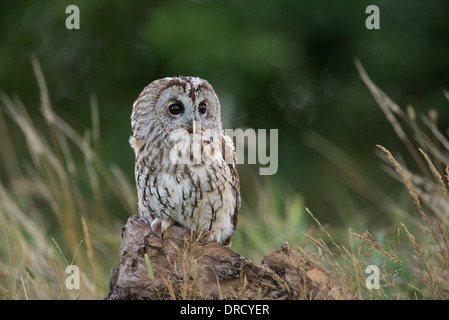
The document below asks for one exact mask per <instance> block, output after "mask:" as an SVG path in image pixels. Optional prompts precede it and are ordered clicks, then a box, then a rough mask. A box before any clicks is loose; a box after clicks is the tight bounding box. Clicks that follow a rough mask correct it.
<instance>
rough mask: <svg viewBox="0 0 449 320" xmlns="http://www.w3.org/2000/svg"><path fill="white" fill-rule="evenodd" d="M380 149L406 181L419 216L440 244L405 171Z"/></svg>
mask: <svg viewBox="0 0 449 320" xmlns="http://www.w3.org/2000/svg"><path fill="white" fill-rule="evenodd" d="M377 147H378V148H379V149H381V150H382V151H383V152H384V153H385V154H386V155H387V157H388V159H389V160H390V161H391V162H392V163H393V165H394V166H395V168H396V171H397V172H398V173H399V174H400V175H401V177H402V179H403V180H404V182H405V184H406V186H407V189H408V192H409V194H410V196H411V197H412V199H413V203H414V204H415V206H416V208H417V209H418V212H419V214H420V215H421V217H422V218H423V219H424V221H425V222H426V225H427V226H428V227H429V229H430V232H431V233H432V237H433V239H434V240H435V241H436V242H437V243H439V240H438V237H437V235H436V232H435V229H434V227H433V226H432V224H431V223H430V221H429V218H428V217H427V215H426V213H425V212H424V209H423V207H422V206H421V201H420V200H419V197H418V194H417V193H416V192H415V189H414V188H413V186H412V184H411V183H410V180H409V179H408V178H407V175H406V174H405V173H404V170H402V167H401V165H400V164H399V163H398V162H397V161H396V159H395V158H394V157H393V155H392V154H391V152H390V151H388V150H387V149H386V148H384V147H382V146H381V145H377Z"/></svg>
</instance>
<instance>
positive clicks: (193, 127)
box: [192, 119, 196, 134]
mask: <svg viewBox="0 0 449 320" xmlns="http://www.w3.org/2000/svg"><path fill="white" fill-rule="evenodd" d="M192 133H193V134H195V133H196V120H195V119H193V120H192Z"/></svg>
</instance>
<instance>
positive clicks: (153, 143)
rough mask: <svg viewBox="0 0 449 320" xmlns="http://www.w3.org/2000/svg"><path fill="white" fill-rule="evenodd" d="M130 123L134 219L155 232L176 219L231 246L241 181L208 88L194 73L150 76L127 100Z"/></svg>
mask: <svg viewBox="0 0 449 320" xmlns="http://www.w3.org/2000/svg"><path fill="white" fill-rule="evenodd" d="M131 125H132V130H133V136H132V137H131V138H130V144H131V146H132V148H133V149H134V152H135V155H136V162H135V177H136V184H137V195H138V207H139V214H140V216H141V217H143V218H144V219H145V220H146V221H148V223H149V224H150V225H151V228H152V229H153V230H155V229H156V227H157V226H158V225H159V224H160V225H161V232H162V234H163V233H164V231H165V230H166V229H167V228H168V227H169V226H170V225H173V224H178V225H180V226H183V227H186V228H189V229H191V230H193V231H195V232H196V233H203V234H205V235H207V238H208V241H216V242H218V243H221V244H225V245H230V243H231V240H232V237H233V235H234V232H235V227H236V225H237V214H238V211H239V208H240V191H239V188H240V182H239V177H238V173H237V165H236V158H235V147H234V143H233V141H232V139H231V138H230V137H229V136H228V135H226V133H225V131H224V130H223V128H222V124H221V116H220V103H219V100H218V97H217V95H216V94H215V92H214V90H213V88H212V86H211V85H210V84H209V83H208V82H207V81H205V80H202V79H200V78H196V77H173V78H164V79H160V80H156V81H154V82H152V83H151V84H149V85H148V86H147V87H146V88H145V89H144V90H143V91H142V92H141V93H140V95H139V97H138V98H137V100H136V101H135V102H134V105H133V111H132V115H131Z"/></svg>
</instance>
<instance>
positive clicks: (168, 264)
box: [106, 216, 345, 300]
mask: <svg viewBox="0 0 449 320" xmlns="http://www.w3.org/2000/svg"><path fill="white" fill-rule="evenodd" d="M145 254H146V255H148V258H149V264H148V263H147V262H146V259H145ZM149 270H150V272H152V277H150V272H149ZM106 299H108V300H122V299H282V300H285V299H332V300H334V299H345V296H344V294H343V290H342V288H341V287H340V286H339V285H338V284H337V282H336V281H335V279H333V278H332V277H331V276H330V275H329V274H328V273H327V272H326V271H325V269H324V268H323V267H321V266H319V265H317V264H316V263H314V262H312V261H310V260H308V259H306V258H305V257H303V256H302V255H300V254H299V253H298V252H296V251H295V250H291V249H290V247H289V245H288V243H287V242H284V243H283V244H282V245H281V247H280V248H279V249H277V250H275V251H273V252H270V253H268V254H266V255H265V257H264V259H263V261H262V265H261V266H257V265H255V264H253V263H252V262H251V261H250V259H248V258H245V257H243V256H241V255H239V254H237V253H235V252H234V251H232V249H231V248H230V247H227V246H223V245H220V244H217V243H208V244H204V243H202V242H201V237H199V238H197V237H196V236H194V235H193V234H192V232H191V231H190V230H188V229H186V228H182V227H179V226H171V227H169V228H168V229H167V231H166V232H165V233H164V237H163V239H161V238H160V237H158V236H156V235H155V234H153V232H152V231H151V228H150V226H149V225H147V224H146V223H145V222H144V221H142V220H141V219H140V218H139V217H138V216H132V217H130V218H129V219H128V222H127V223H126V225H125V226H123V227H122V244H121V247H120V255H119V261H118V266H117V267H115V268H113V269H112V272H111V280H110V292H109V294H108V296H107V297H106Z"/></svg>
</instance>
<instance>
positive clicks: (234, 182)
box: [221, 132, 241, 228]
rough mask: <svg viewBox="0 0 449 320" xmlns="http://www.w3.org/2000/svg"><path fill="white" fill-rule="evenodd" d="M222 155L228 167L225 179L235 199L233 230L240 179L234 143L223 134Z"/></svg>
mask: <svg viewBox="0 0 449 320" xmlns="http://www.w3.org/2000/svg"><path fill="white" fill-rule="evenodd" d="M221 145H222V150H221V152H222V155H223V157H224V160H225V162H226V164H227V166H228V167H229V171H230V176H229V177H227V181H228V183H229V185H230V186H231V188H232V191H233V193H234V198H235V208H234V215H233V216H232V224H233V225H234V228H235V227H236V226H237V215H238V212H239V209H240V202H241V200H240V178H239V174H238V172H237V157H236V153H235V146H234V141H232V138H231V137H230V136H228V135H227V134H226V132H223V136H222V144H221Z"/></svg>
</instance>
